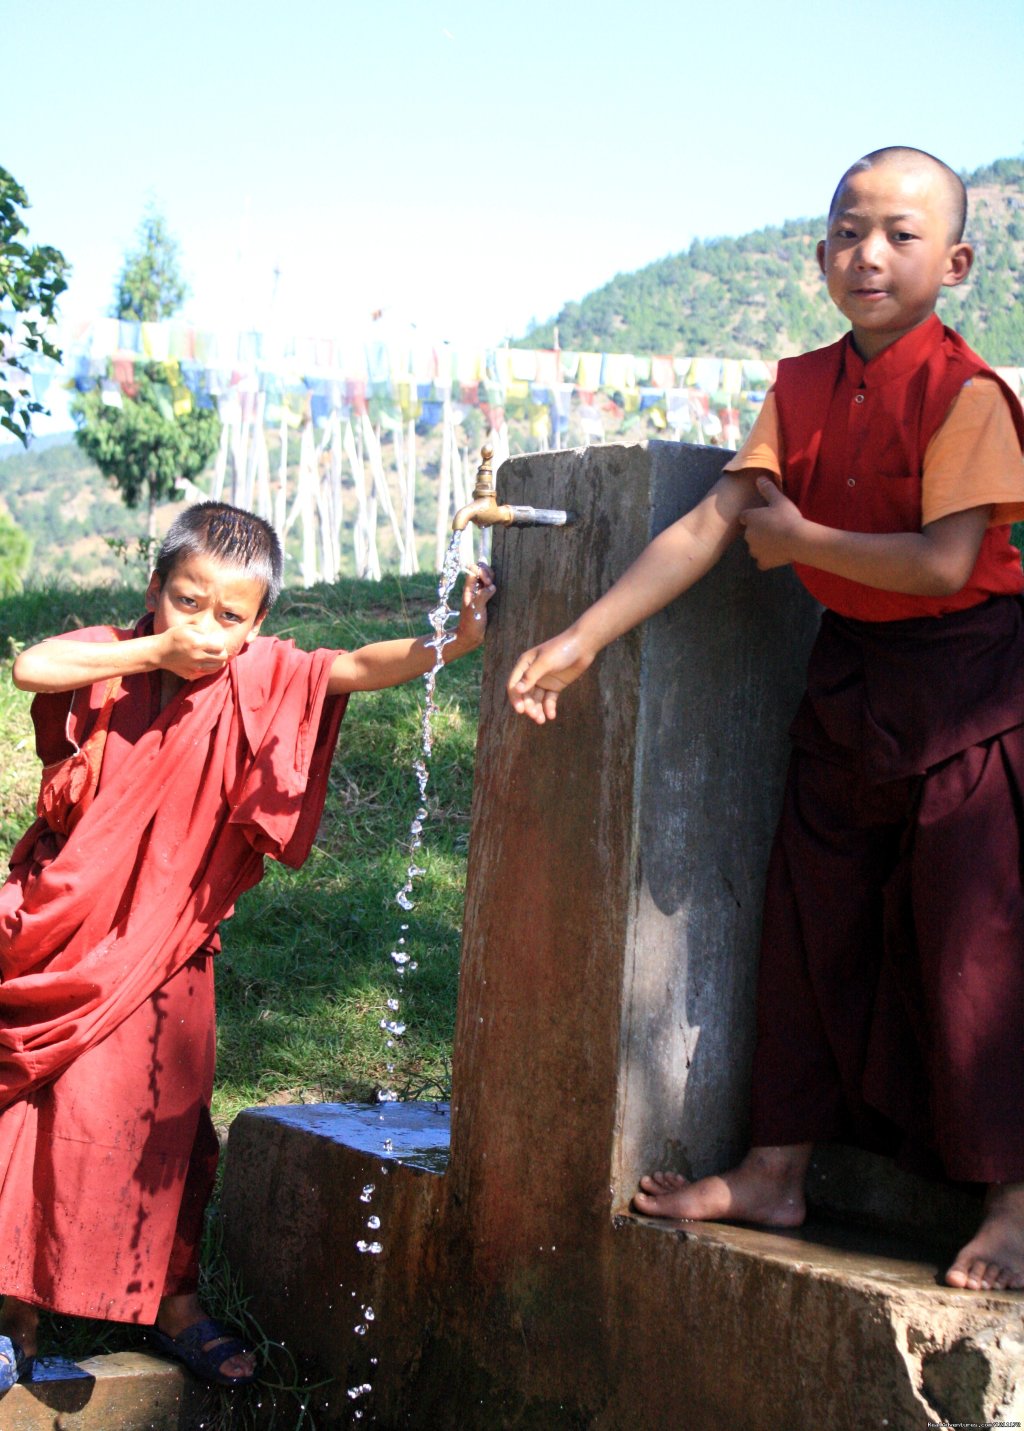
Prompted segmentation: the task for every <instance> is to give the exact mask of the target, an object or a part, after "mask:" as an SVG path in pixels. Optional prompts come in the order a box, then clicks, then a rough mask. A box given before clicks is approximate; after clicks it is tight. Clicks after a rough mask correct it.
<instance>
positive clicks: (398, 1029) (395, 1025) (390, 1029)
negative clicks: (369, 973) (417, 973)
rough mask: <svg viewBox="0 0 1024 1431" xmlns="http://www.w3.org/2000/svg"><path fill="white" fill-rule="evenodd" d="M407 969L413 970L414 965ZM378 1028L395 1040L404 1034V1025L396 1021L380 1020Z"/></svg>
mask: <svg viewBox="0 0 1024 1431" xmlns="http://www.w3.org/2000/svg"><path fill="white" fill-rule="evenodd" d="M409 967H410V968H411V969H415V967H416V965H415V964H411V965H410V966H409ZM380 1026H381V1028H382V1029H384V1030H385V1031H386V1032H387V1033H389V1034H394V1036H395V1038H401V1037H402V1035H403V1034H404V1033H405V1024H402V1023H399V1022H398V1020H397V1019H381V1021H380Z"/></svg>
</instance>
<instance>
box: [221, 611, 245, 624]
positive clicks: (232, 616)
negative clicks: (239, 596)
mask: <svg viewBox="0 0 1024 1431" xmlns="http://www.w3.org/2000/svg"><path fill="white" fill-rule="evenodd" d="M241 619H242V618H241V617H240V616H239V615H238V612H237V611H225V612H224V620H225V621H231V622H235V621H241Z"/></svg>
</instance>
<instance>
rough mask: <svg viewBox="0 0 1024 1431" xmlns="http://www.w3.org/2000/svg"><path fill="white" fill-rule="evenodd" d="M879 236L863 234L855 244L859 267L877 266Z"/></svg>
mask: <svg viewBox="0 0 1024 1431" xmlns="http://www.w3.org/2000/svg"><path fill="white" fill-rule="evenodd" d="M881 243H882V240H881V237H880V236H879V235H878V234H865V235H864V237H863V238H862V239H861V241H860V243H859V244H858V245H857V264H858V266H859V267H861V268H877V267H878V263H879V255H880V251H881Z"/></svg>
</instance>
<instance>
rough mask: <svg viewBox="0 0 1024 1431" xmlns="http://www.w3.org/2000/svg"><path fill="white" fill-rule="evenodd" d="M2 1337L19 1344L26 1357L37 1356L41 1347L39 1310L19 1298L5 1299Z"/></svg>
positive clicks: (0, 1317)
mask: <svg viewBox="0 0 1024 1431" xmlns="http://www.w3.org/2000/svg"><path fill="white" fill-rule="evenodd" d="M0 1336H5V1337H10V1339H11V1341H12V1342H17V1344H18V1346H19V1347H21V1350H22V1351H23V1352H24V1353H25V1355H26V1356H35V1354H36V1351H37V1350H38V1346H39V1341H38V1338H39V1308H38V1307H33V1305H32V1303H31V1302H22V1301H20V1300H19V1299H18V1298H17V1297H5V1298H4V1303H3V1307H2V1308H0Z"/></svg>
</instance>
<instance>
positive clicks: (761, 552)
mask: <svg viewBox="0 0 1024 1431" xmlns="http://www.w3.org/2000/svg"><path fill="white" fill-rule="evenodd" d="M757 490H758V492H759V493H760V495H761V497H762V499H763V500H764V503H765V505H764V506H763V507H748V508H747V510H746V511H745V512H741V513H740V526H741V527H742V528H743V534H744V537H745V539H746V543H747V548H748V550H749V552H750V555H751V556H752V557H753V558H754V560H755V561H756V562H757V565H758V568H759V569H760V570H761V571H771V570H772V568H773V567H777V566H788V565H789V564H790V562H792V561H795V560H797V558H798V555H799V540H800V534H801V531H802V529H803V525H804V519H803V517H802V516H801V515H800V511H799V508H798V507H797V506H796V504H795V503H793V502H791V501H790V500H789V498H788V497H787V496H785V495H784V493H782V492H780V491H779V489H778V487H776V485H775V483H774V482H773V481H772V480H771V478H770V477H759V478H758V479H757Z"/></svg>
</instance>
